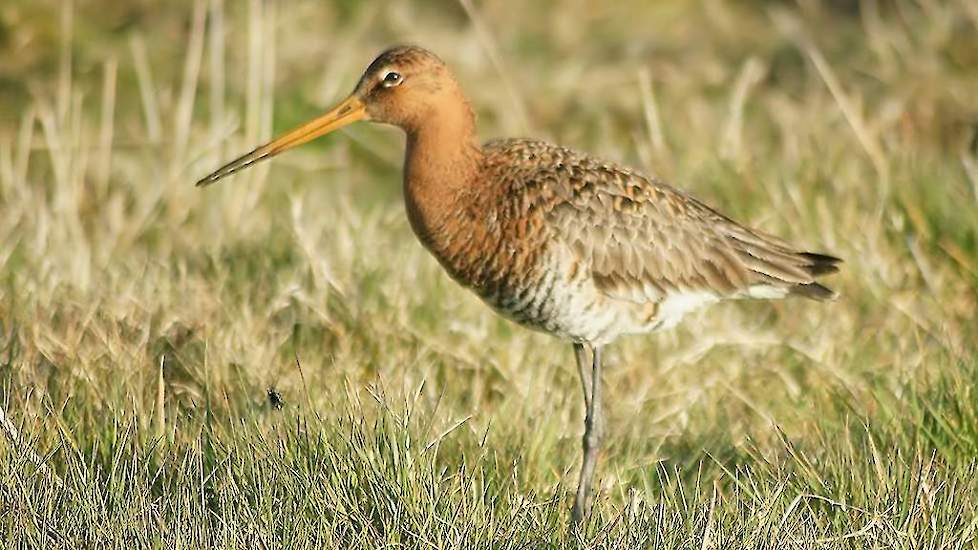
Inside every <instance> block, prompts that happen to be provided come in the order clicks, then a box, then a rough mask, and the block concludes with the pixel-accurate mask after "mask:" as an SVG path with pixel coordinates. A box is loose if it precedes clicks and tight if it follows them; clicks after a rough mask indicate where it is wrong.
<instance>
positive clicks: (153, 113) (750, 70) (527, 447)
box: [0, 0, 978, 548]
mask: <svg viewBox="0 0 978 550" xmlns="http://www.w3.org/2000/svg"><path fill="white" fill-rule="evenodd" d="M976 34H978V9H976V7H975V4H974V2H970V1H968V0H950V1H948V2H931V1H925V0H920V1H911V0H901V1H898V2H874V1H865V2H860V3H855V2H842V1H832V2H829V1H825V2H819V1H804V2H797V3H791V2H747V1H744V2H736V3H727V2H720V1H711V0H705V1H702V2H680V1H672V0H670V1H665V2H656V3H646V2H638V1H626V2H606V3H598V2H593V3H592V2H586V1H583V0H579V1H574V2H570V3H556V2H552V3H519V4H514V3H512V2H505V1H502V0H486V1H481V2H475V1H472V0H461V1H460V2H459V3H442V2H420V3H419V2H408V1H407V0H391V1H390V2H386V3H355V2H346V1H344V2H335V3H330V2H320V1H313V0H295V1H290V2H275V1H263V0H251V1H250V2H243V1H241V2H237V1H227V0H224V1H222V0H213V1H211V2H197V3H194V2H188V1H177V2H166V3H164V2H158V3H153V2H133V3H122V2H108V1H104V0H93V1H87V2H75V3H74V4H72V3H71V2H62V3H38V2H29V1H28V0H13V1H12V2H10V1H8V2H6V3H4V5H3V7H0V103H2V104H3V105H4V108H3V109H2V110H0V388H2V390H0V391H2V400H0V405H2V415H3V416H2V417H0V427H2V431H3V434H4V435H3V436H2V437H0V441H2V443H0V530H2V532H3V533H2V537H0V540H5V541H8V542H9V543H10V544H12V545H13V546H21V547H78V546H85V547H94V546H117V547H129V545H130V544H132V543H135V544H137V545H139V546H142V547H168V548H169V547H180V546H188V545H189V546H213V547H242V548H254V547H265V548H277V547H289V548H305V547H310V548H312V547H335V546H342V547H410V548H415V547H417V548H422V547H423V548H471V547H493V548H531V547H552V548H563V547H596V548H601V547H606V548H621V547H645V548H891V547H896V548H941V547H946V548H956V547H971V546H973V545H974V544H975V542H974V541H975V537H976V531H978V514H976V507H978V481H976V479H978V478H976V474H978V467H976V459H975V457H976V455H978V398H976V395H975V390H974V382H975V378H976V375H978V346H976V344H975V342H976V340H978V324H976V323H975V317H976V313H975V312H976V309H978V291H976V288H978V215H976V213H978V138H976V137H975V136H976V127H978V123H976V121H978V108H976V107H975V102H974V98H975V91H976V90H978V41H976V40H975V38H974V37H975V36H976ZM405 42H408V43H416V44H420V45H424V46H426V47H428V48H430V49H432V50H434V51H435V52H437V53H439V54H440V55H441V56H442V57H443V58H444V59H445V60H446V61H447V62H448V63H449V64H450V65H451V66H452V67H454V68H455V69H456V71H457V73H458V77H459V80H460V81H461V82H462V84H463V86H464V87H465V89H466V91H467V92H468V93H469V95H470V96H471V99H472V102H473V105H474V107H475V109H476V110H477V112H478V114H479V122H480V127H481V131H482V133H483V136H484V137H485V138H490V137H495V136H513V135H527V136H533V137H540V138H545V139H551V140H554V141H557V142H559V143H561V144H563V145H567V146H571V147H575V148H578V149H582V150H586V151H589V152H592V153H595V154H597V155H600V156H602V157H606V158H608V159H611V160H614V161H618V162H621V163H624V164H626V165H630V166H633V167H635V168H636V169H639V170H641V171H643V172H646V173H650V174H655V175H658V176H659V177H661V178H663V179H665V180H667V181H670V182H672V183H674V184H675V185H677V186H679V187H682V188H684V189H686V190H688V191H689V192H691V193H693V194H694V195H695V196H697V197H698V198H700V199H701V200H703V201H705V202H707V203H709V204H711V205H713V206H715V207H717V208H718V209H720V210H721V211H723V212H725V213H727V214H728V215H730V216H731V217H733V218H735V219H737V220H739V221H743V222H745V223H749V224H752V225H755V226H757V227H760V228H761V229H763V230H765V231H768V232H770V233H774V234H777V235H780V236H782V237H784V238H786V239H787V240H789V241H792V242H794V243H798V244H799V245H802V246H804V247H806V248H809V249H811V250H814V251H820V252H829V253H832V254H835V255H838V256H840V257H842V258H843V259H844V260H845V263H844V264H843V266H842V272H841V273H840V274H838V275H836V276H833V277H831V278H829V279H828V280H827V281H826V282H827V283H828V284H829V285H830V286H832V287H833V288H834V289H836V290H837V291H839V293H840V298H839V299H838V300H837V301H834V302H831V303H824V304H823V303H815V302H811V301H806V300H800V299H792V300H785V301H781V302H777V303H764V302H755V303H749V302H742V303H730V304H723V305H720V306H717V307H714V308H712V309H709V310H707V311H705V312H703V313H701V314H697V315H695V316H693V317H691V318H688V319H687V320H686V321H684V323H683V324H682V325H681V326H680V327H678V328H676V329H675V330H673V331H670V332H667V333H662V334H657V335H651V336H643V337H633V338H627V339H623V340H621V341H620V342H618V343H617V344H616V345H614V346H613V347H611V348H610V349H609V350H608V351H607V353H606V361H607V364H608V368H607V369H606V375H605V384H606V390H605V395H606V396H607V402H608V404H609V406H608V425H607V434H608V437H607V447H606V448H605V450H604V451H603V453H602V455H601V458H600V462H599V465H598V487H599V491H598V495H597V499H596V504H595V511H594V514H593V515H592V517H591V519H590V521H589V523H588V524H587V525H586V527H585V528H584V529H582V530H579V531H577V532H569V531H568V527H567V526H568V519H569V507H570V503H571V500H572V498H573V490H574V485H575V484H576V481H577V469H578V467H579V464H580V442H581V433H582V419H583V411H582V398H581V396H580V389H579V383H578V380H577V375H576V371H575V368H574V364H573V355H572V352H571V349H570V346H569V345H567V344H565V343H562V342H559V341H556V340H554V339H551V338H549V337H547V336H546V335H542V334H537V333H532V332H529V331H526V330H523V329H521V328H519V327H515V326H513V325H511V324H509V323H508V322H506V321H505V320H502V319H500V318H498V317H496V316H495V315H494V314H492V313H491V312H490V311H489V310H488V309H487V308H486V307H485V306H483V305H482V304H481V303H480V302H479V301H478V300H477V299H476V298H475V297H473V296H471V295H470V294H468V293H466V292H465V291H464V290H462V289H460V288H458V287H457V286H456V285H455V284H454V283H453V282H452V281H451V280H449V278H448V277H447V276H446V275H444V274H443V273H442V271H441V269H440V268H439V266H438V265H437V263H436V262H435V261H434V260H433V259H432V258H431V257H430V256H429V255H428V254H427V253H426V252H425V251H424V250H423V249H422V247H421V246H420V245H419V244H418V243H417V242H416V241H415V239H414V237H413V235H412V234H411V232H410V229H409V227H408V224H407V221H406V219H405V216H404V212H403V205H402V204H401V197H400V185H399V184H400V161H401V156H402V154H403V153H402V147H403V144H402V140H403V138H402V137H401V136H400V134H399V133H398V132H397V131H395V130H393V129H390V128H384V127H377V126H370V125H366V124H363V125H359V126H354V127H351V128H350V129H349V130H348V131H345V132H342V133H340V134H337V135H333V136H329V137H327V138H325V139H322V140H319V141H317V142H315V143H311V144H308V145H307V146H304V147H303V148H301V149H298V150H296V151H292V152H289V153H288V154H285V155H283V156H282V157H280V158H279V159H276V160H275V161H274V162H273V163H266V164H264V165H261V166H258V167H256V168H255V169H253V170H251V171H250V172H247V173H244V174H241V175H239V176H236V177H235V178H233V179H230V180H228V181H222V182H221V183H220V184H219V185H216V186H213V187H209V188H206V189H197V188H194V187H193V182H194V181H195V180H196V179H197V178H199V177H201V176H202V175H205V174H206V173H208V172H210V171H211V170H212V169H214V168H216V167H217V166H219V165H220V164H222V162H223V161H226V160H228V159H230V158H232V157H234V156H236V155H237V154H239V153H242V152H245V151H247V150H249V149H251V147H253V146H254V145H256V144H258V143H259V142H261V141H263V140H264V139H266V138H267V137H269V136H270V135H272V133H273V132H279V131H282V130H285V129H287V128H289V127H291V126H293V125H294V124H297V123H299V122H301V121H302V120H304V119H305V118H308V117H310V116H312V115H315V114H317V113H320V112H321V111H322V110H323V109H325V108H327V107H328V106H330V105H331V104H333V103H334V102H336V101H338V100H340V99H342V97H343V96H344V95H345V94H346V93H347V92H348V91H349V90H351V89H352V88H353V85H354V84H355V82H356V80H357V78H358V77H359V72H360V71H361V70H362V68H363V67H365V66H366V64H367V63H368V62H369V61H370V60H371V59H372V58H373V56H374V55H375V54H376V53H377V52H379V51H380V50H382V49H383V48H385V47H387V46H389V45H391V44H395V43H405Z"/></svg>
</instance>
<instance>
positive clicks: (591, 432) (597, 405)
mask: <svg viewBox="0 0 978 550" xmlns="http://www.w3.org/2000/svg"><path fill="white" fill-rule="evenodd" d="M577 346H578V344H575V345H574V351H575V353H577V354H578V365H579V366H580V365H581V359H580V357H581V355H582V353H581V352H578V348H577ZM581 349H582V350H583V346H581ZM591 355H592V357H593V360H592V363H591V376H590V384H589V383H588V376H587V373H586V372H585V369H584V368H583V367H582V368H581V382H582V385H583V386H584V400H585V407H586V409H587V414H586V416H585V417H584V438H583V447H584V460H583V461H582V462H581V478H580V480H579V481H578V482H577V496H576V498H575V499H574V509H573V510H572V511H571V522H572V523H573V524H575V525H576V524H579V523H580V522H581V520H583V519H584V515H585V514H586V513H587V511H588V510H589V504H590V503H589V499H588V497H589V496H590V494H591V480H592V479H593V478H594V466H595V464H596V463H597V461H598V449H600V447H601V439H602V436H603V432H604V417H603V414H602V412H601V348H598V347H593V348H591ZM588 394H590V395H588Z"/></svg>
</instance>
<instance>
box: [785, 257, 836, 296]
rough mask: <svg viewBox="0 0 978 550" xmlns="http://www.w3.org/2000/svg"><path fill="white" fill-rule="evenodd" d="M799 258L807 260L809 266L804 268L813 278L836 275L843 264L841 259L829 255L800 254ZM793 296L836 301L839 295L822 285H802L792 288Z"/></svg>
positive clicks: (814, 283)
mask: <svg viewBox="0 0 978 550" xmlns="http://www.w3.org/2000/svg"><path fill="white" fill-rule="evenodd" d="M798 255H799V256H801V257H802V258H805V260H807V262H808V263H807V264H805V266H804V267H803V268H804V269H805V271H807V272H808V273H809V274H811V276H812V277H819V276H821V275H828V274H830V273H835V272H837V271H839V265H838V264H840V263H842V260H841V259H840V258H836V257H835V256H829V255H828V254H816V253H814V252H799V253H798ZM790 292H791V293H792V294H795V295H797V296H804V297H805V298H811V299H812V300H819V301H821V300H834V299H835V298H836V297H838V294H837V293H836V292H835V291H833V290H832V289H831V288H829V287H827V286H824V285H822V284H820V283H816V282H811V283H802V284H797V285H794V286H792V287H791V291H790Z"/></svg>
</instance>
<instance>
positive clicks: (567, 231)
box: [486, 140, 840, 302]
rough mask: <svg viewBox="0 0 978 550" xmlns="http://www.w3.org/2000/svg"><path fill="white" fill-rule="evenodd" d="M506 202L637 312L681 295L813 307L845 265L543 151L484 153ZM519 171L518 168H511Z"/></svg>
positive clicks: (491, 147)
mask: <svg viewBox="0 0 978 550" xmlns="http://www.w3.org/2000/svg"><path fill="white" fill-rule="evenodd" d="M486 150H487V152H488V158H489V159H490V163H492V164H494V165H496V164H498V165H499V166H503V165H506V164H508V166H509V167H510V168H507V169H506V170H508V171H509V173H508V174H506V175H505V176H504V177H502V179H503V180H504V181H506V182H508V183H509V185H510V189H509V190H508V192H509V193H513V194H515V195H522V196H524V197H525V196H532V197H534V201H535V203H534V204H533V208H536V209H539V210H540V211H542V213H543V217H544V219H545V220H546V225H547V226H548V227H549V229H550V230H551V231H552V232H553V233H554V234H555V236H556V237H557V238H559V239H560V240H562V241H563V242H564V243H565V244H566V245H567V246H569V247H570V248H571V249H572V250H573V251H574V252H575V254H576V255H577V256H578V258H579V259H580V260H581V261H582V262H583V263H584V265H587V266H589V267H590V270H591V274H592V277H593V278H594V282H595V284H596V285H597V286H598V288H600V289H601V290H602V291H604V292H606V293H607V294H609V295H611V296H614V297H617V298H621V299H626V300H630V301H635V302H649V301H659V300H662V299H663V298H664V297H665V296H667V295H669V294H671V293H674V292H680V291H708V292H712V293H715V294H716V295H718V296H737V295H746V293H748V292H749V291H750V289H751V288H752V287H758V286H759V287H774V288H777V289H784V290H786V291H789V292H792V293H795V294H800V295H803V296H807V297H810V298H815V299H825V298H829V297H831V296H833V295H834V294H833V292H832V291H831V290H829V289H828V288H826V287H824V286H822V285H821V284H819V283H817V282H816V281H815V278H816V277H817V276H819V275H824V274H827V273H832V272H835V271H837V270H838V268H837V267H836V265H835V264H837V263H838V262H839V261H840V260H839V259H838V258H834V257H832V256H827V255H823V254H813V253H807V252H798V251H796V250H795V249H793V248H792V247H791V246H789V245H788V244H787V243H785V242H784V241H781V240H780V239H777V238H775V237H772V236H770V235H766V234H763V233H761V232H759V231H756V230H752V229H748V228H746V227H743V226H741V225H739V224H737V223H736V222H734V221H732V220H730V219H729V218H727V217H725V216H723V215H722V214H720V213H718V212H716V211H715V210H713V209H712V208H710V207H708V206H706V205H705V204H703V203H701V202H699V201H697V200H696V199H694V198H692V197H690V196H689V195H686V194H685V193H683V192H681V191H679V190H677V189H675V188H673V187H670V186H668V185H666V184H664V183H661V182H658V181H654V180H649V179H647V178H644V177H642V176H641V175H638V174H636V173H634V172H632V171H630V170H627V169H624V168H621V167H618V166H614V165H611V164H607V163H602V162H600V161H597V160H595V159H592V158H590V157H588V156H586V155H583V154H580V153H577V152H574V151H572V150H569V149H565V148H561V147H557V146H554V145H551V144H548V143H545V142H540V141H533V140H506V141H498V142H492V143H490V144H487V146H486ZM513 166H516V167H517V168H512V167H513Z"/></svg>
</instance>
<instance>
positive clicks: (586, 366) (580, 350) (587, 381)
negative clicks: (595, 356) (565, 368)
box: [574, 343, 591, 411]
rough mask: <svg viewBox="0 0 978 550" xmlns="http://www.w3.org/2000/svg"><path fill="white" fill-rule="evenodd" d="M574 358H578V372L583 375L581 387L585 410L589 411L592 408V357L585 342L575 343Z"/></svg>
mask: <svg viewBox="0 0 978 550" xmlns="http://www.w3.org/2000/svg"><path fill="white" fill-rule="evenodd" d="M574 359H576V360H577V373H578V374H579V375H580V376H581V388H582V389H583V390H584V410H585V411H587V410H588V409H590V408H591V368H590V367H591V359H590V357H588V353H587V348H586V347H584V344H577V343H575V344H574Z"/></svg>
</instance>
